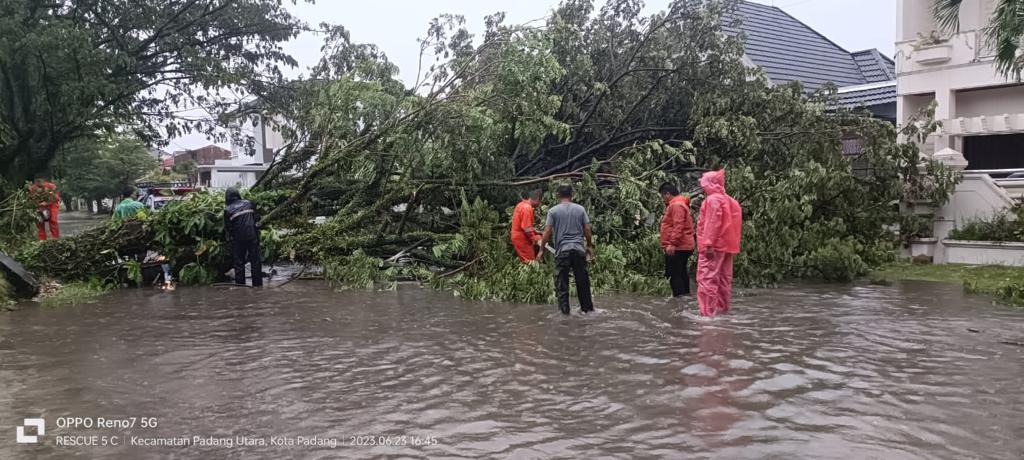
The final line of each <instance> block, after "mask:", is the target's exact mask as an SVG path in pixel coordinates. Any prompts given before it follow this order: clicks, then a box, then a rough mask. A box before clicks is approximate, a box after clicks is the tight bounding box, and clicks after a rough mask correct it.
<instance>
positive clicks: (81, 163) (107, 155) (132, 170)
mask: <svg viewBox="0 0 1024 460" xmlns="http://www.w3.org/2000/svg"><path fill="white" fill-rule="evenodd" d="M156 166H157V163H156V159H155V158H153V157H152V156H151V155H150V154H149V152H148V151H147V150H146V146H145V144H143V143H142V142H141V141H139V140H138V139H135V138H131V137H123V136H114V137H110V138H108V139H103V140H100V141H94V140H88V139H81V140H78V141H76V142H73V143H71V144H69V145H67V146H66V147H65V148H62V149H61V151H60V153H59V155H58V159H57V168H55V169H56V172H57V173H58V174H59V177H60V186H61V193H62V197H67V198H72V197H74V198H85V199H86V200H101V199H103V198H115V197H117V196H118V194H119V193H121V190H123V189H124V186H126V185H131V184H133V183H135V181H136V180H138V179H141V178H142V177H143V176H145V175H146V174H147V173H149V172H150V171H152V170H153V169H155V168H156Z"/></svg>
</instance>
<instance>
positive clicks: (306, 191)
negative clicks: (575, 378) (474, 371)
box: [260, 0, 956, 301]
mask: <svg viewBox="0 0 1024 460" xmlns="http://www.w3.org/2000/svg"><path fill="white" fill-rule="evenodd" d="M732 5H733V2H729V1H712V0H708V1H677V2H673V3H672V4H671V5H670V6H669V8H668V9H667V10H666V11H662V12H658V13H656V14H654V15H652V16H649V17H645V16H642V15H641V13H640V11H641V9H642V6H643V5H642V3H641V2H638V1H627V0H619V1H615V0H613V1H610V2H608V4H606V5H604V6H603V7H601V8H599V9H595V6H594V3H593V2H591V1H587V0H570V1H565V2H563V3H562V4H561V5H560V6H559V7H558V8H557V9H556V10H555V11H554V14H553V15H552V16H551V17H550V18H548V20H547V21H546V23H545V24H542V25H537V26H514V25H506V24H504V23H503V16H501V15H495V16H492V17H489V18H488V19H487V21H486V24H487V29H486V31H485V33H484V35H483V39H482V42H481V44H480V45H479V46H473V45H472V38H471V35H470V34H469V33H468V32H467V31H465V30H464V29H462V28H461V27H460V25H461V19H460V18H458V17H442V18H439V19H438V20H436V21H435V22H433V23H432V24H431V27H430V30H429V34H428V36H427V38H426V39H425V40H424V41H423V48H422V50H421V51H422V55H423V58H424V59H423V60H424V64H423V65H421V68H422V69H424V71H423V72H422V73H421V76H420V78H419V81H418V82H417V85H416V87H414V88H412V89H411V90H405V89H403V88H402V86H401V84H400V83H399V82H398V80H397V79H396V78H395V69H394V66H393V65H391V64H390V63H389V62H388V61H387V59H386V57H384V56H383V55H382V54H380V53H379V52H378V51H377V50H376V48H375V47H373V46H372V45H362V44H356V43H352V42H350V41H349V38H348V35H344V34H342V35H339V36H335V37H333V38H332V41H329V44H328V46H326V47H325V49H327V50H332V51H333V52H332V53H329V54H328V55H326V56H325V57H324V59H323V62H322V64H321V66H320V69H321V71H322V72H321V73H320V74H319V75H318V77H319V78H318V79H317V80H315V81H307V82H302V83H300V84H297V85H294V86H293V87H291V88H290V90H291V91H292V92H291V93H289V96H290V99H288V98H284V99H286V100H291V101H292V104H291V105H290V106H289V107H290V109H289V110H290V111H289V112H288V117H289V118H290V119H294V120H296V121H297V123H296V126H298V127H299V129H297V130H296V132H295V135H296V138H295V139H296V140H295V142H294V143H293V144H292V145H293V146H295V147H293V148H290V149H288V150H286V151H285V152H284V153H283V154H282V155H281V157H280V159H279V164H280V166H279V167H278V168H277V169H278V170H277V171H272V172H271V173H270V174H268V177H267V179H266V180H265V181H264V182H263V183H262V184H260V188H263V189H268V190H269V189H275V188H278V187H283V188H286V189H288V190H290V193H291V195H290V197H289V199H288V200H286V201H285V202H283V203H282V205H281V206H279V207H278V208H277V209H275V210H274V211H271V212H270V213H269V214H268V215H267V216H266V217H267V220H268V221H275V222H276V221H279V220H282V221H287V220H289V216H291V217H296V216H298V217H301V218H302V219H307V218H309V217H311V215H309V214H306V215H304V214H303V213H306V212H314V213H319V214H322V215H327V216H332V217H330V218H329V219H328V221H327V224H325V225H323V226H321V227H318V228H315V229H312V230H310V232H309V233H306V234H301V233H300V234H298V235H296V236H295V238H294V239H293V240H292V241H291V242H288V241H286V242H285V245H286V246H288V245H291V247H292V250H293V252H294V253H295V254H298V255H299V257H301V258H306V259H309V260H314V261H319V262H321V263H324V265H325V266H326V267H331V266H334V267H340V266H350V267H353V268H351V269H350V270H349V271H345V270H340V269H337V270H327V271H326V273H327V275H328V276H329V277H333V278H336V279H337V280H339V281H348V280H350V279H355V280H358V282H357V283H355V284H360V285H365V284H367V282H366V281H367V280H378V281H387V280H393V279H397V278H400V277H402V276H405V277H420V278H422V273H420V274H418V275H417V274H416V270H406V271H401V270H398V269H396V268H395V267H393V266H392V265H393V264H392V263H391V262H387V263H385V259H389V258H393V257H394V256H395V255H396V254H400V253H401V254H402V257H404V258H405V260H407V261H408V262H410V263H411V264H412V265H414V266H420V267H434V268H435V271H436V272H438V273H440V274H445V275H447V276H440V274H435V275H432V276H431V280H432V282H433V283H434V284H435V285H438V286H444V287H449V288H452V289H455V290H456V291H458V292H459V293H460V294H464V295H467V296H469V297H474V298H498V299H504V300H517V301H542V300H545V299H547V298H548V297H549V296H550V295H551V289H550V283H551V281H550V273H549V271H547V270H545V269H541V268H538V267H522V266H520V264H519V263H518V261H517V260H516V259H515V257H514V255H513V252H512V249H511V246H510V245H509V243H508V242H507V232H508V230H507V229H508V222H509V219H510V216H511V212H510V211H511V208H512V206H514V204H515V203H516V201H517V200H518V197H517V195H518V193H519V192H522V191H526V190H529V189H533V188H541V189H544V190H547V191H548V192H549V193H548V194H547V195H546V199H545V202H546V203H547V204H548V205H550V204H553V203H554V202H555V200H554V197H553V194H552V193H550V192H552V191H553V190H554V189H555V187H556V186H557V185H558V184H559V183H563V182H569V183H572V184H574V185H575V187H576V190H577V201H578V202H580V203H581V204H582V205H584V206H585V207H586V208H587V209H588V210H589V212H590V214H591V217H592V221H593V226H594V230H595V234H596V237H597V244H598V257H597V261H596V262H595V265H594V267H593V272H594V277H595V282H594V284H595V287H596V289H597V290H598V291H602V290H610V289H616V290H628V291H641V292H665V289H666V287H665V286H664V283H663V282H662V281H661V280H660V279H658V278H659V277H660V273H661V271H660V270H661V264H662V256H661V253H660V250H659V249H658V244H657V236H656V232H657V221H658V219H659V218H660V214H661V210H662V207H663V205H662V204H661V201H660V197H659V196H658V195H657V193H656V190H657V188H658V186H659V185H660V183H662V182H666V181H667V182H674V183H677V184H679V185H680V186H681V187H680V188H681V189H682V190H694V189H695V188H697V181H696V179H697V178H698V177H699V175H700V174H701V173H702V172H703V171H705V170H708V169H716V168H725V169H726V170H727V188H728V189H729V191H730V192H731V193H732V194H733V195H734V196H735V197H736V198H737V199H738V200H739V201H740V202H741V204H742V205H743V206H744V214H745V219H746V225H745V228H744V245H743V247H744V252H743V253H742V254H741V255H740V257H739V258H738V259H737V265H736V276H737V279H738V280H739V281H740V282H741V283H743V284H747V285H770V284H772V283H776V282H778V281H781V280H783V279H787V278H814V279H823V280H836V281H844V280H850V279H852V278H854V277H856V276H860V275H863V274H865V273H866V272H867V271H868V268H869V267H872V266H877V265H879V264H881V263H883V262H885V261H887V260H889V259H891V258H892V257H893V255H894V249H896V247H897V246H898V245H899V244H900V241H899V238H898V236H897V235H895V234H894V233H893V231H892V229H893V228H894V227H898V226H899V224H900V223H901V222H902V221H903V220H904V217H903V216H901V215H900V212H899V206H898V205H899V203H900V202H901V201H904V200H908V199H927V200H930V201H933V202H936V203H941V202H943V201H944V200H945V199H946V197H947V196H948V194H949V193H950V192H951V190H952V187H953V186H954V185H955V181H956V177H955V175H954V174H953V173H952V172H951V171H950V170H948V169H946V168H944V167H942V166H941V165H939V164H937V163H934V162H931V161H923V160H922V159H921V157H920V153H919V152H918V149H917V148H916V147H915V145H914V144H913V143H899V142H897V134H898V133H897V132H896V129H895V128H894V127H893V126H892V125H890V124H888V123H886V122H884V121H881V120H876V119H872V118H870V117H869V116H867V114H865V113H856V112H854V111H850V110H845V109H830V108H831V107H835V103H834V102H835V93H834V89H828V88H827V89H825V90H823V91H821V92H819V93H816V94H807V93H806V92H804V91H803V90H802V88H800V87H799V86H798V85H795V84H794V85H785V86H770V85H768V84H767V82H766V81H765V79H764V77H763V75H762V74H761V73H760V72H759V71H757V70H752V69H748V68H746V67H745V66H744V65H743V63H742V60H741V56H742V53H743V47H742V42H741V39H742V37H733V36H729V35H728V34H725V33H723V29H722V22H723V16H724V15H726V12H727V11H728V9H729V8H731V7H732ZM277 102H280V99H279V100H277ZM923 115H924V116H923V117H922V118H921V120H920V121H919V122H914V123H908V124H907V127H906V128H904V131H903V132H902V134H903V136H904V137H905V138H906V139H909V140H914V141H919V140H920V139H922V138H923V136H924V135H927V133H929V132H930V131H931V130H932V129H934V123H932V122H930V121H929V119H930V117H929V114H927V113H924V114H923ZM844 139H860V140H861V141H862V148H861V150H860V151H859V152H845V153H844V151H843V148H842V141H843V140H844ZM289 172H290V173H289ZM699 205H700V200H699V198H698V199H695V200H694V211H695V214H696V210H697V209H699ZM300 209H301V211H299V210H300ZM545 209H546V208H545ZM545 209H542V210H541V212H544V210H545ZM314 215H315V214H314ZM538 221H539V222H543V216H540V217H539V219H538ZM409 245H411V248H409V249H406V246H409ZM371 259H376V262H374V261H373V260H371ZM346 264H348V265H346ZM356 267H358V268H356ZM353 270H357V271H364V272H365V273H362V274H360V275H358V276H357V275H354V274H353V273H352V271H353ZM449 273H450V274H449ZM332 274H334V275H333V276H332Z"/></svg>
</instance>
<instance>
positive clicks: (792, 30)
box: [724, 1, 895, 99]
mask: <svg viewBox="0 0 1024 460" xmlns="http://www.w3.org/2000/svg"><path fill="white" fill-rule="evenodd" d="M724 28H725V30H726V32H728V33H732V34H738V33H743V35H744V36H745V38H746V43H745V52H746V55H747V57H748V58H749V59H750V60H751V61H753V63H754V64H756V65H758V66H760V67H761V68H763V69H764V71H765V73H766V74H767V75H768V78H769V79H771V81H772V83H774V84H785V83H789V82H793V81H799V82H801V83H803V85H804V87H805V88H806V89H807V90H809V91H813V90H816V89H818V88H820V87H821V86H822V85H824V84H826V83H828V82H832V83H834V84H835V85H836V86H840V87H843V86H853V85H863V84H866V83H874V82H881V81H888V80H893V79H894V78H895V69H894V67H895V66H894V64H893V62H892V60H891V59H889V58H887V57H885V56H883V55H882V54H881V53H879V52H878V50H865V51H858V52H856V53H850V52H849V51H846V50H845V49H843V48H842V47H840V46H839V45H836V44H835V43H833V42H832V41H831V40H829V39H828V38H825V37H824V36H822V35H821V34H819V33H818V32H817V31H815V30H814V29H811V28H810V27H808V26H807V25H806V24H804V23H802V22H800V21H799V20H797V19H796V18H794V17H792V16H790V15H789V14H786V12H784V11H782V10H781V9H779V8H777V7H773V6H767V5H762V4H758V3H752V2H748V1H741V2H739V4H738V5H737V7H736V10H735V12H733V13H731V14H730V15H729V16H727V18H726V20H725V27H724ZM893 98H894V99H895V93H894V94H893Z"/></svg>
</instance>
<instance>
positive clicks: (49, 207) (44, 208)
mask: <svg viewBox="0 0 1024 460" xmlns="http://www.w3.org/2000/svg"><path fill="white" fill-rule="evenodd" d="M28 193H29V196H30V197H31V199H32V202H34V203H35V204H36V229H37V230H38V231H39V241H46V224H47V223H49V224H50V235H51V236H52V237H53V238H54V239H57V238H60V225H59V224H57V212H58V211H59V210H60V193H58V192H57V186H56V185H55V184H54V183H53V182H50V181H48V180H46V179H45V178H44V177H43V175H42V174H40V175H37V176H36V180H35V181H34V182H33V183H32V185H31V186H29V188H28Z"/></svg>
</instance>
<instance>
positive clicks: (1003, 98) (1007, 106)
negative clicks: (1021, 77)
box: [956, 85, 1024, 117]
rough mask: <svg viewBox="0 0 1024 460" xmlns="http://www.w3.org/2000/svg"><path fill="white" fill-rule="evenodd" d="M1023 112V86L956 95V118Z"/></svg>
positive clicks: (961, 92)
mask: <svg viewBox="0 0 1024 460" xmlns="http://www.w3.org/2000/svg"><path fill="white" fill-rule="evenodd" d="M1019 112H1024V85H1017V86H1005V87H999V88H986V89H981V90H967V91H959V92H957V93H956V116H957V117H977V116H980V115H999V114H1006V113H1019Z"/></svg>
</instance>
